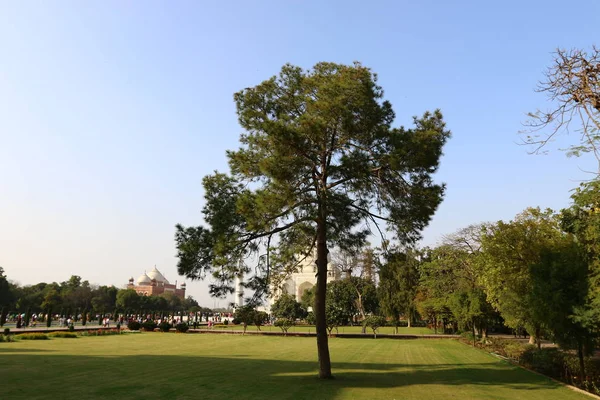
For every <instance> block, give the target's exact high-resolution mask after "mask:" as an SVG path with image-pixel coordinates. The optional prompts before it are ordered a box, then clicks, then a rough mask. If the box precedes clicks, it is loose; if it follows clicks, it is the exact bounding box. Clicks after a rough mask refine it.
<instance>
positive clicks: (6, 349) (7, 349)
mask: <svg viewBox="0 0 600 400" xmlns="http://www.w3.org/2000/svg"><path fill="white" fill-rule="evenodd" d="M8 346H10V344H9V345H8ZM52 352H54V350H42V349H19V348H16V349H15V348H10V347H1V346H0V354H1V353H52Z"/></svg>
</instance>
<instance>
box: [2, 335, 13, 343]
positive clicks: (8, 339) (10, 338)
mask: <svg viewBox="0 0 600 400" xmlns="http://www.w3.org/2000/svg"><path fill="white" fill-rule="evenodd" d="M14 341H15V338H14V337H13V335H0V343H2V342H14Z"/></svg>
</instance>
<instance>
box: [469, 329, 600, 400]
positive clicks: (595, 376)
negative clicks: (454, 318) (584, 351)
mask: <svg viewBox="0 0 600 400" xmlns="http://www.w3.org/2000/svg"><path fill="white" fill-rule="evenodd" d="M462 340H463V341H464V342H465V343H468V344H469V345H472V344H473V337H472V335H471V334H464V335H462ZM475 346H476V347H478V348H481V349H483V350H485V351H488V352H490V353H495V354H499V355H501V356H503V357H506V358H508V359H510V360H512V361H513V362H516V363H518V364H519V365H522V366H524V367H525V368H529V369H531V370H534V371H536V372H539V373H541V374H544V375H546V376H550V377H552V378H554V379H557V380H560V381H562V382H565V383H568V384H571V385H574V386H578V387H580V388H582V389H584V390H587V391H589V392H591V393H594V394H600V360H595V359H593V358H590V357H588V358H586V359H585V371H586V376H584V377H582V376H580V375H581V374H580V368H579V359H578V357H577V355H576V354H573V353H569V352H565V351H562V350H560V349H558V348H542V349H538V348H537V346H533V345H530V344H522V343H519V342H517V341H515V340H511V339H498V338H488V339H487V340H485V341H475Z"/></svg>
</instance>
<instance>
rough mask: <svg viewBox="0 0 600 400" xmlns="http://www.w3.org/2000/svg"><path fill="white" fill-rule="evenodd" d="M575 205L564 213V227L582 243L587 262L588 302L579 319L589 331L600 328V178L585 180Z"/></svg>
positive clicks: (574, 195)
mask: <svg viewBox="0 0 600 400" xmlns="http://www.w3.org/2000/svg"><path fill="white" fill-rule="evenodd" d="M571 198H572V199H573V204H572V206H571V207H569V208H568V209H565V210H562V212H561V226H562V228H563V229H564V230H565V231H567V232H570V233H572V234H574V235H575V236H576V237H577V239H578V241H579V243H581V244H582V246H583V248H584V251H585V255H586V259H587V263H588V277H589V289H588V304H587V306H586V307H580V308H579V309H578V312H577V314H578V319H579V320H580V321H581V323H583V324H584V325H585V326H587V327H588V329H590V330H596V329H598V328H600V180H595V181H590V182H586V183H583V184H582V185H581V186H580V187H579V188H577V189H576V190H575V192H574V193H573V195H572V196H571Z"/></svg>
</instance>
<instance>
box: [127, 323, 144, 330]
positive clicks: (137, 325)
mask: <svg viewBox="0 0 600 400" xmlns="http://www.w3.org/2000/svg"><path fill="white" fill-rule="evenodd" d="M141 327H142V324H140V323H139V322H137V321H131V322H129V324H128V325H127V328H128V329H129V330H130V331H139V330H140V328H141Z"/></svg>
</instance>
